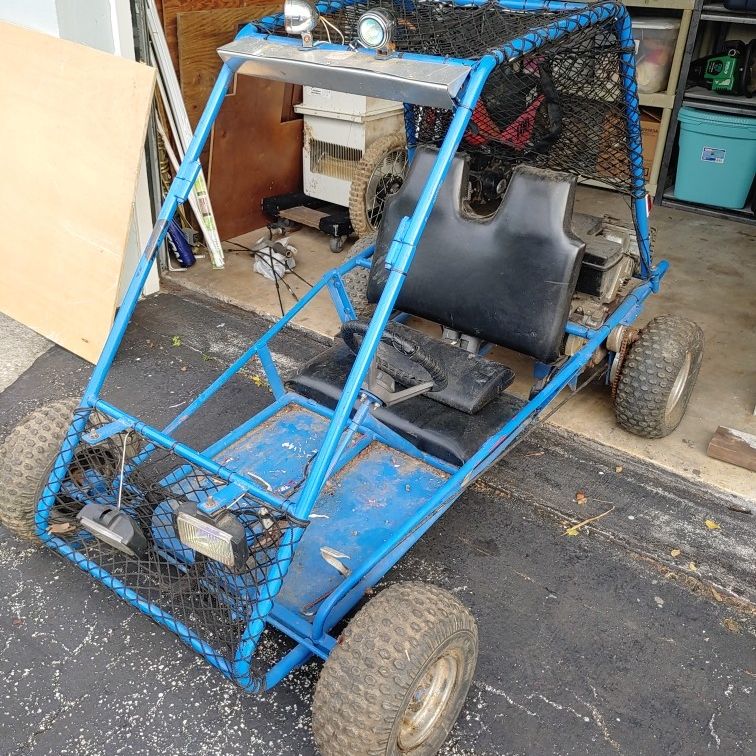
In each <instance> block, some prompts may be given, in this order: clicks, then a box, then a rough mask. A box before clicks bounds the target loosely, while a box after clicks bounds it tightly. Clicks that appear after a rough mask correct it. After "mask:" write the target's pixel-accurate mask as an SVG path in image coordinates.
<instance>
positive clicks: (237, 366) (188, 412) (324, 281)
mask: <svg viewBox="0 0 756 756" xmlns="http://www.w3.org/2000/svg"><path fill="white" fill-rule="evenodd" d="M370 254H372V249H370V250H365V252H364V253H362V254H360V255H359V256H357V257H353V258H351V259H349V260H346V261H345V262H344V263H342V264H341V265H340V266H339V267H338V268H334V270H333V271H331V273H330V274H327V275H325V276H322V277H321V278H320V280H319V281H317V282H316V283H315V285H314V286H313V287H312V288H311V289H310V290H309V291H308V292H307V293H306V294H305V295H304V296H303V297H300V299H299V302H297V303H296V304H295V305H294V306H293V307H292V308H291V309H290V310H289V311H288V312H287V313H286V315H284V316H283V317H282V318H281V319H280V320H277V321H276V322H275V323H274V324H273V325H272V326H271V327H270V328H269V329H268V330H267V331H266V332H265V333H264V334H263V335H262V336H261V337H260V338H259V339H258V340H257V341H256V342H255V343H254V344H252V345H251V346H250V347H249V348H248V349H247V350H246V351H245V352H244V353H242V354H241V355H240V356H239V357H237V359H236V360H235V361H234V362H232V363H231V364H230V365H229V366H228V367H227V368H226V369H225V370H224V371H223V372H222V373H221V374H220V375H219V376H218V377H217V378H216V379H215V380H214V381H213V382H212V383H211V384H210V385H209V386H208V387H207V388H206V389H205V390H204V391H202V392H201V393H200V394H199V395H198V396H197V397H196V398H195V399H194V400H192V401H191V402H190V403H189V404H188V405H187V406H186V407H184V409H183V410H182V411H181V412H179V414H178V415H176V417H175V418H173V420H171V422H170V423H168V425H166V426H165V428H163V433H165V434H166V435H167V434H170V433H173V431H175V430H176V429H177V428H178V427H179V426H180V425H182V423H184V422H186V420H188V419H189V418H190V417H191V416H192V415H194V414H195V413H196V412H197V410H198V409H199V408H200V407H201V406H202V405H203V404H205V402H207V401H208V400H209V399H210V398H211V397H212V396H214V395H215V394H216V393H217V392H218V391H220V389H222V388H223V386H225V385H226V383H228V382H229V381H230V380H231V378H233V377H234V375H235V374H236V373H238V372H239V370H241V369H242V368H243V367H244V366H245V365H246V364H247V363H248V362H249V361H250V360H251V359H252V358H254V357H256V356H259V355H258V352H259V350H260V349H261V348H262V347H267V345H268V344H269V343H270V341H271V340H272V339H273V338H275V337H276V336H277V335H278V334H279V333H280V332H281V331H282V330H283V329H284V328H285V327H286V326H287V325H288V324H289V323H290V322H291V321H292V320H293V319H294V318H295V317H296V316H297V315H298V314H299V313H300V312H301V311H302V310H303V309H304V308H305V307H306V306H307V305H308V304H309V303H310V302H311V301H312V300H313V299H314V298H315V297H316V296H317V295H318V294H319V293H320V292H321V291H322V290H323V289H324V288H326V287H327V286H328V282H329V278H330V276H332V275H339V276H341V275H343V274H345V273H348V272H349V271H350V270H352V269H353V268H355V267H357V266H358V265H359V264H360V260H362V259H364V258H365V257H369V256H370ZM260 362H261V363H262V366H263V369H264V370H265V375H266V378H267V379H268V382H269V383H270V384H271V387H272V385H273V382H274V381H275V380H276V377H277V378H278V380H279V381H280V374H279V373H278V369H277V368H276V367H275V363H274V361H273V359H272V358H271V360H270V361H265V362H264V361H263V360H262V359H261V360H260ZM266 363H267V364H266ZM269 370H270V372H269Z"/></svg>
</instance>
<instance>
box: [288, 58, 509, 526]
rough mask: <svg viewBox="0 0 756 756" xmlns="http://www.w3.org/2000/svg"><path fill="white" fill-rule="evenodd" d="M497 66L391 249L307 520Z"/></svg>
mask: <svg viewBox="0 0 756 756" xmlns="http://www.w3.org/2000/svg"><path fill="white" fill-rule="evenodd" d="M495 65H496V60H495V59H494V58H493V57H492V56H486V57H484V58H482V59H481V61H480V62H479V64H478V65H477V66H476V68H475V69H474V71H473V72H472V74H471V75H470V78H469V81H468V83H467V85H466V87H465V90H464V94H463V97H462V102H461V104H460V105H459V106H458V108H457V109H456V111H455V113H454V117H453V119H452V122H451V124H450V126H449V129H448V131H447V134H446V137H445V138H444V141H443V143H442V145H441V149H440V151H439V154H438V157H437V158H436V162H435V164H434V166H433V168H432V170H431V172H430V174H429V176H428V179H427V182H426V185H425V187H424V188H423V191H422V192H421V194H420V197H419V199H418V202H417V206H416V207H415V210H414V212H413V214H412V216H411V218H405V219H404V222H402V223H401V224H400V227H399V229H398V230H397V233H396V236H395V237H394V240H393V242H392V244H391V247H390V248H389V252H388V255H387V263H386V264H387V267H389V265H390V266H391V272H390V273H389V277H388V280H387V282H386V285H385V287H384V291H383V294H382V295H381V298H380V300H379V302H378V305H377V307H376V311H375V313H374V314H373V317H372V319H371V321H370V325H369V327H368V330H367V332H366V333H365V336H364V338H363V341H362V345H361V347H360V349H359V351H358V353H357V355H356V357H355V361H354V365H353V367H352V370H351V371H350V373H349V377H348V379H347V381H346V384H345V385H344V389H343V391H342V395H341V399H340V400H339V402H338V404H337V406H336V409H335V411H334V416H333V421H332V423H331V426H330V428H329V429H328V433H327V434H326V436H325V438H324V440H323V444H322V446H321V449H320V453H319V454H318V457H317V459H316V460H315V462H314V463H313V466H312V470H311V472H310V475H309V476H308V479H307V482H306V483H305V485H304V488H303V489H302V496H301V497H300V501H299V507H298V510H297V516H299V517H302V518H306V517H307V516H308V515H309V513H310V510H311V508H312V505H313V504H314V502H315V499H316V498H317V496H318V494H319V493H320V489H321V488H322V485H323V482H324V480H325V475H326V471H327V469H328V465H329V464H330V458H331V456H332V455H333V453H334V452H335V450H336V446H337V444H338V442H339V439H340V438H341V434H342V432H343V431H344V428H345V427H346V424H347V422H348V420H349V416H350V412H351V410H352V407H353V406H354V403H355V401H356V399H357V396H358V394H359V392H360V389H361V387H362V384H363V382H364V380H365V376H366V375H367V371H368V368H369V367H370V363H371V362H372V360H373V357H374V355H375V352H376V350H377V348H378V343H379V341H380V339H381V336H382V334H383V331H384V329H385V327H386V324H387V322H388V319H389V316H390V315H391V311H392V310H393V308H394V304H395V302H396V299H397V297H398V295H399V291H400V289H401V287H402V284H403V283H404V278H405V276H406V273H407V271H408V270H409V267H410V265H411V263H412V258H413V256H414V252H415V249H416V248H417V244H418V242H419V240H420V236H421V234H422V232H423V230H424V228H425V225H426V223H427V222H428V218H429V216H430V213H431V210H432V208H433V204H434V203H435V200H436V196H437V195H438V192H439V189H440V187H441V184H442V183H443V180H444V178H445V177H446V174H447V172H448V170H449V167H450V165H451V162H452V159H453V157H454V155H455V154H456V151H457V147H458V146H459V143H460V142H461V140H462V137H463V135H464V133H465V129H466V128H467V124H468V123H469V121H470V118H471V116H472V109H473V108H474V107H475V103H476V102H477V100H478V97H479V95H480V92H481V91H482V89H483V86H484V84H485V82H486V80H487V79H488V75H489V74H490V72H491V71H492V70H493V68H494V67H495Z"/></svg>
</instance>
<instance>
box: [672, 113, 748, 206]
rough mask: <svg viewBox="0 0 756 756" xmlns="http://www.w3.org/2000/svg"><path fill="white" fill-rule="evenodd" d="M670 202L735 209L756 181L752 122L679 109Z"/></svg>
mask: <svg viewBox="0 0 756 756" xmlns="http://www.w3.org/2000/svg"><path fill="white" fill-rule="evenodd" d="M678 120H679V121H680V155H679V157H678V160H677V178H676V181H675V190H674V191H675V197H676V198H677V199H681V200H688V201H689V202H700V203H701V204H703V205H713V206H715V207H727V208H733V209H737V210H739V209H741V208H742V207H743V206H744V205H745V203H746V199H747V197H748V191H749V189H750V188H751V184H752V183H753V178H754V176H756V118H748V117H747V116H736V115H730V114H729V113H715V112H712V111H708V110H696V109H695V108H687V107H685V108H680V113H679V115H678Z"/></svg>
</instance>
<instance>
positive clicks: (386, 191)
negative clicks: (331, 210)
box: [349, 131, 407, 238]
mask: <svg viewBox="0 0 756 756" xmlns="http://www.w3.org/2000/svg"><path fill="white" fill-rule="evenodd" d="M386 158H389V160H390V163H389V164H387V165H386V166H385V167H386V168H391V169H392V170H391V172H390V174H389V175H390V176H391V178H384V179H383V180H380V179H379V181H378V184H376V185H375V186H372V187H371V180H373V183H374V184H375V181H374V179H373V177H374V174H375V172H376V171H377V170H379V169H380V167H381V165H382V164H383V162H384V160H386ZM395 158H396V159H395ZM406 171H407V138H406V135H405V133H404V132H403V131H395V132H394V133H393V134H387V135H386V136H382V137H379V138H378V139H376V140H375V141H374V142H373V143H372V144H371V145H370V146H369V147H368V148H367V149H366V150H365V152H364V154H363V155H362V159H361V160H360V162H359V164H358V165H357V168H356V169H355V172H354V178H353V179H352V185H351V187H350V188H349V219H350V220H351V221H352V228H353V229H354V233H356V234H357V236H359V237H360V238H361V237H363V236H367V235H368V234H372V233H374V232H375V231H376V230H377V228H378V225H379V224H380V221H381V218H382V217H383V202H384V201H385V200H386V197H388V196H391V194H393V193H394V192H395V191H396V190H398V188H399V186H401V183H402V181H403V180H404V176H405V174H406ZM368 194H373V195H375V196H374V197H372V198H371V197H368ZM374 200H375V202H377V204H376V205H375V206H373V205H374Z"/></svg>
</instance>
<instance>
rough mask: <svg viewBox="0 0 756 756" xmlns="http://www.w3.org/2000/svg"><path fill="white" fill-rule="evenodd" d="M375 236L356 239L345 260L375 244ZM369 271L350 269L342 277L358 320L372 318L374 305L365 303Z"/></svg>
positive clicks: (365, 269) (370, 235) (359, 268)
mask: <svg viewBox="0 0 756 756" xmlns="http://www.w3.org/2000/svg"><path fill="white" fill-rule="evenodd" d="M375 239H376V234H369V235H368V236H363V237H362V238H361V239H358V240H357V241H356V242H355V243H354V244H352V248H351V249H350V250H349V253H348V257H347V259H351V258H352V257H354V256H355V255H358V254H359V253H360V252H364V251H365V250H366V249H367V248H368V247H369V246H370V245H371V244H375ZM369 278H370V271H369V270H368V269H367V268H362V267H358V268H352V270H350V271H349V273H347V274H346V275H345V276H344V277H343V279H342V280H343V281H344V288H345V289H346V293H347V294H348V295H349V299H350V300H351V302H352V306H353V307H354V312H355V314H356V315H357V319H358V320H369V319H370V318H371V317H373V312H374V311H375V305H374V304H370V302H368V301H367V289H368V279H369Z"/></svg>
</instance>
